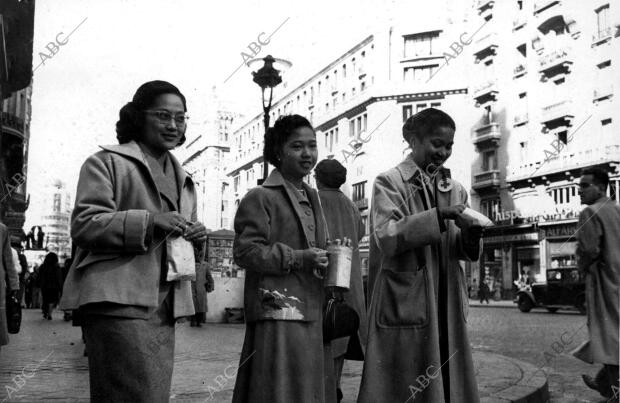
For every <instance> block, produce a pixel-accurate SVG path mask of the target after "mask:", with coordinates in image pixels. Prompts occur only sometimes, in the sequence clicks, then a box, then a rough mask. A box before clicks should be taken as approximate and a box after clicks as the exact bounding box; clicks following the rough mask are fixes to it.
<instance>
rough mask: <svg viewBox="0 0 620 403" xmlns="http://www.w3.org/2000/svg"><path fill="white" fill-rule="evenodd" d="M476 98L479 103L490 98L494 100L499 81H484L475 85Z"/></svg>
mask: <svg viewBox="0 0 620 403" xmlns="http://www.w3.org/2000/svg"><path fill="white" fill-rule="evenodd" d="M473 93H474V99H475V100H476V102H477V103H478V104H482V103H484V102H486V101H488V100H494V99H495V98H496V96H497V93H498V90H497V82H496V81H495V80H491V81H487V82H484V83H482V84H480V85H478V86H477V87H474V91H473Z"/></svg>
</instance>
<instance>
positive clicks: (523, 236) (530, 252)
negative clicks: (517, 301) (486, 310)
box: [470, 224, 541, 299]
mask: <svg viewBox="0 0 620 403" xmlns="http://www.w3.org/2000/svg"><path fill="white" fill-rule="evenodd" d="M483 242H484V246H483V253H482V257H481V258H480V266H479V267H480V269H479V272H478V275H477V276H475V275H473V273H472V280H471V282H470V284H476V285H477V286H479V285H480V282H481V281H484V280H485V279H486V280H487V284H488V285H489V288H490V289H491V293H492V294H491V295H492V296H493V297H494V298H496V299H499V298H502V299H512V298H513V296H514V291H515V289H514V285H513V282H514V281H515V280H517V279H518V278H519V276H520V275H521V274H522V273H525V274H526V275H528V276H530V277H531V278H534V277H535V276H540V274H541V265H540V250H539V249H540V245H539V234H538V231H537V229H536V225H535V224H521V225H507V226H504V225H498V226H495V227H491V228H488V229H487V230H486V231H485V233H484V237H483ZM473 279H476V280H477V281H476V282H475V283H473Z"/></svg>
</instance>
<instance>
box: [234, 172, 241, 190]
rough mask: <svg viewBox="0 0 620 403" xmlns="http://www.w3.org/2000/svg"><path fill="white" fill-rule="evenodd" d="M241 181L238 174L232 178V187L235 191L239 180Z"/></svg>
mask: <svg viewBox="0 0 620 403" xmlns="http://www.w3.org/2000/svg"><path fill="white" fill-rule="evenodd" d="M240 181H241V178H240V177H239V175H237V176H235V177H234V178H233V189H234V191H235V193H238V192H239V182H240Z"/></svg>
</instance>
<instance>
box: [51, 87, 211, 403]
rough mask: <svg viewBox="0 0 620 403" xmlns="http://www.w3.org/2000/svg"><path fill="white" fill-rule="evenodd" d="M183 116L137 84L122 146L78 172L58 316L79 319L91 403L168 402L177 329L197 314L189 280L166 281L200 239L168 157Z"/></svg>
mask: <svg viewBox="0 0 620 403" xmlns="http://www.w3.org/2000/svg"><path fill="white" fill-rule="evenodd" d="M186 110H187V108H186V103H185V97H184V96H183V94H181V92H180V91H179V90H178V89H177V88H176V87H175V86H173V85H172V84H170V83H167V82H165V81H151V82H148V83H145V84H143V85H142V86H141V87H140V88H138V90H137V91H136V94H135V95H134V97H133V100H132V101H131V102H129V103H128V104H126V105H125V106H123V107H122V108H121V110H120V119H119V121H118V122H117V124H116V133H117V136H116V137H117V139H118V142H119V145H112V146H102V147H101V148H102V150H101V151H99V152H97V153H96V154H94V155H91V156H90V157H89V158H88V159H87V160H86V162H85V163H84V165H83V166H82V169H81V171H80V177H79V182H78V189H77V194H76V200H75V208H74V210H73V216H72V221H71V236H72V238H73V242H74V243H75V245H77V248H76V253H75V259H74V261H73V264H72V266H71V269H70V271H69V274H68V276H67V280H66V282H65V285H64V291H63V296H62V301H61V309H78V308H79V310H80V314H81V315H80V316H81V317H82V318H83V322H82V329H83V332H84V337H85V341H86V350H87V352H88V365H89V373H90V394H91V401H93V402H117V401H132V402H134V401H135V402H168V401H169V395H170V382H171V378H172V368H173V356H174V329H175V327H174V324H175V321H176V320H177V319H178V318H182V317H186V316H191V315H193V314H194V307H193V303H192V293H191V287H190V281H167V272H168V270H169V266H173V265H175V264H177V263H178V262H177V261H175V259H178V254H176V253H171V252H172V251H173V250H175V249H174V245H178V244H179V243H183V242H182V241H181V239H180V238H181V237H182V238H184V239H185V240H187V241H189V242H193V243H195V244H200V246H199V247H198V249H199V250H202V246H201V245H202V244H201V243H202V242H204V241H205V239H206V229H205V227H204V226H203V225H202V224H201V223H198V222H196V194H195V190H194V183H193V182H192V179H191V178H190V177H189V176H188V175H187V174H186V173H185V171H183V169H182V168H181V165H180V164H179V162H178V161H177V160H176V159H175V157H174V156H173V155H172V154H171V153H170V152H169V151H170V150H172V149H174V148H175V147H177V146H179V145H181V144H183V142H184V141H185V130H186V120H187V117H186V115H185V112H186ZM190 249H191V247H190ZM191 262H192V263H193V260H191Z"/></svg>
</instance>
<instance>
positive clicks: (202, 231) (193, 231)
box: [183, 222, 207, 242]
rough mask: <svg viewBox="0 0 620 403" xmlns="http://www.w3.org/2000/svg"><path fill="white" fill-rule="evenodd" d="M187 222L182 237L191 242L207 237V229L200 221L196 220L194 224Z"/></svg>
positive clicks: (200, 240) (201, 240)
mask: <svg viewBox="0 0 620 403" xmlns="http://www.w3.org/2000/svg"><path fill="white" fill-rule="evenodd" d="M187 224H188V227H187V229H186V230H185V232H184V233H183V238H185V239H186V240H187V241H191V242H203V241H204V240H205V239H207V229H206V228H205V226H204V225H203V224H202V223H200V222H196V223H194V224H190V223H189V222H188V223H187Z"/></svg>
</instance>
